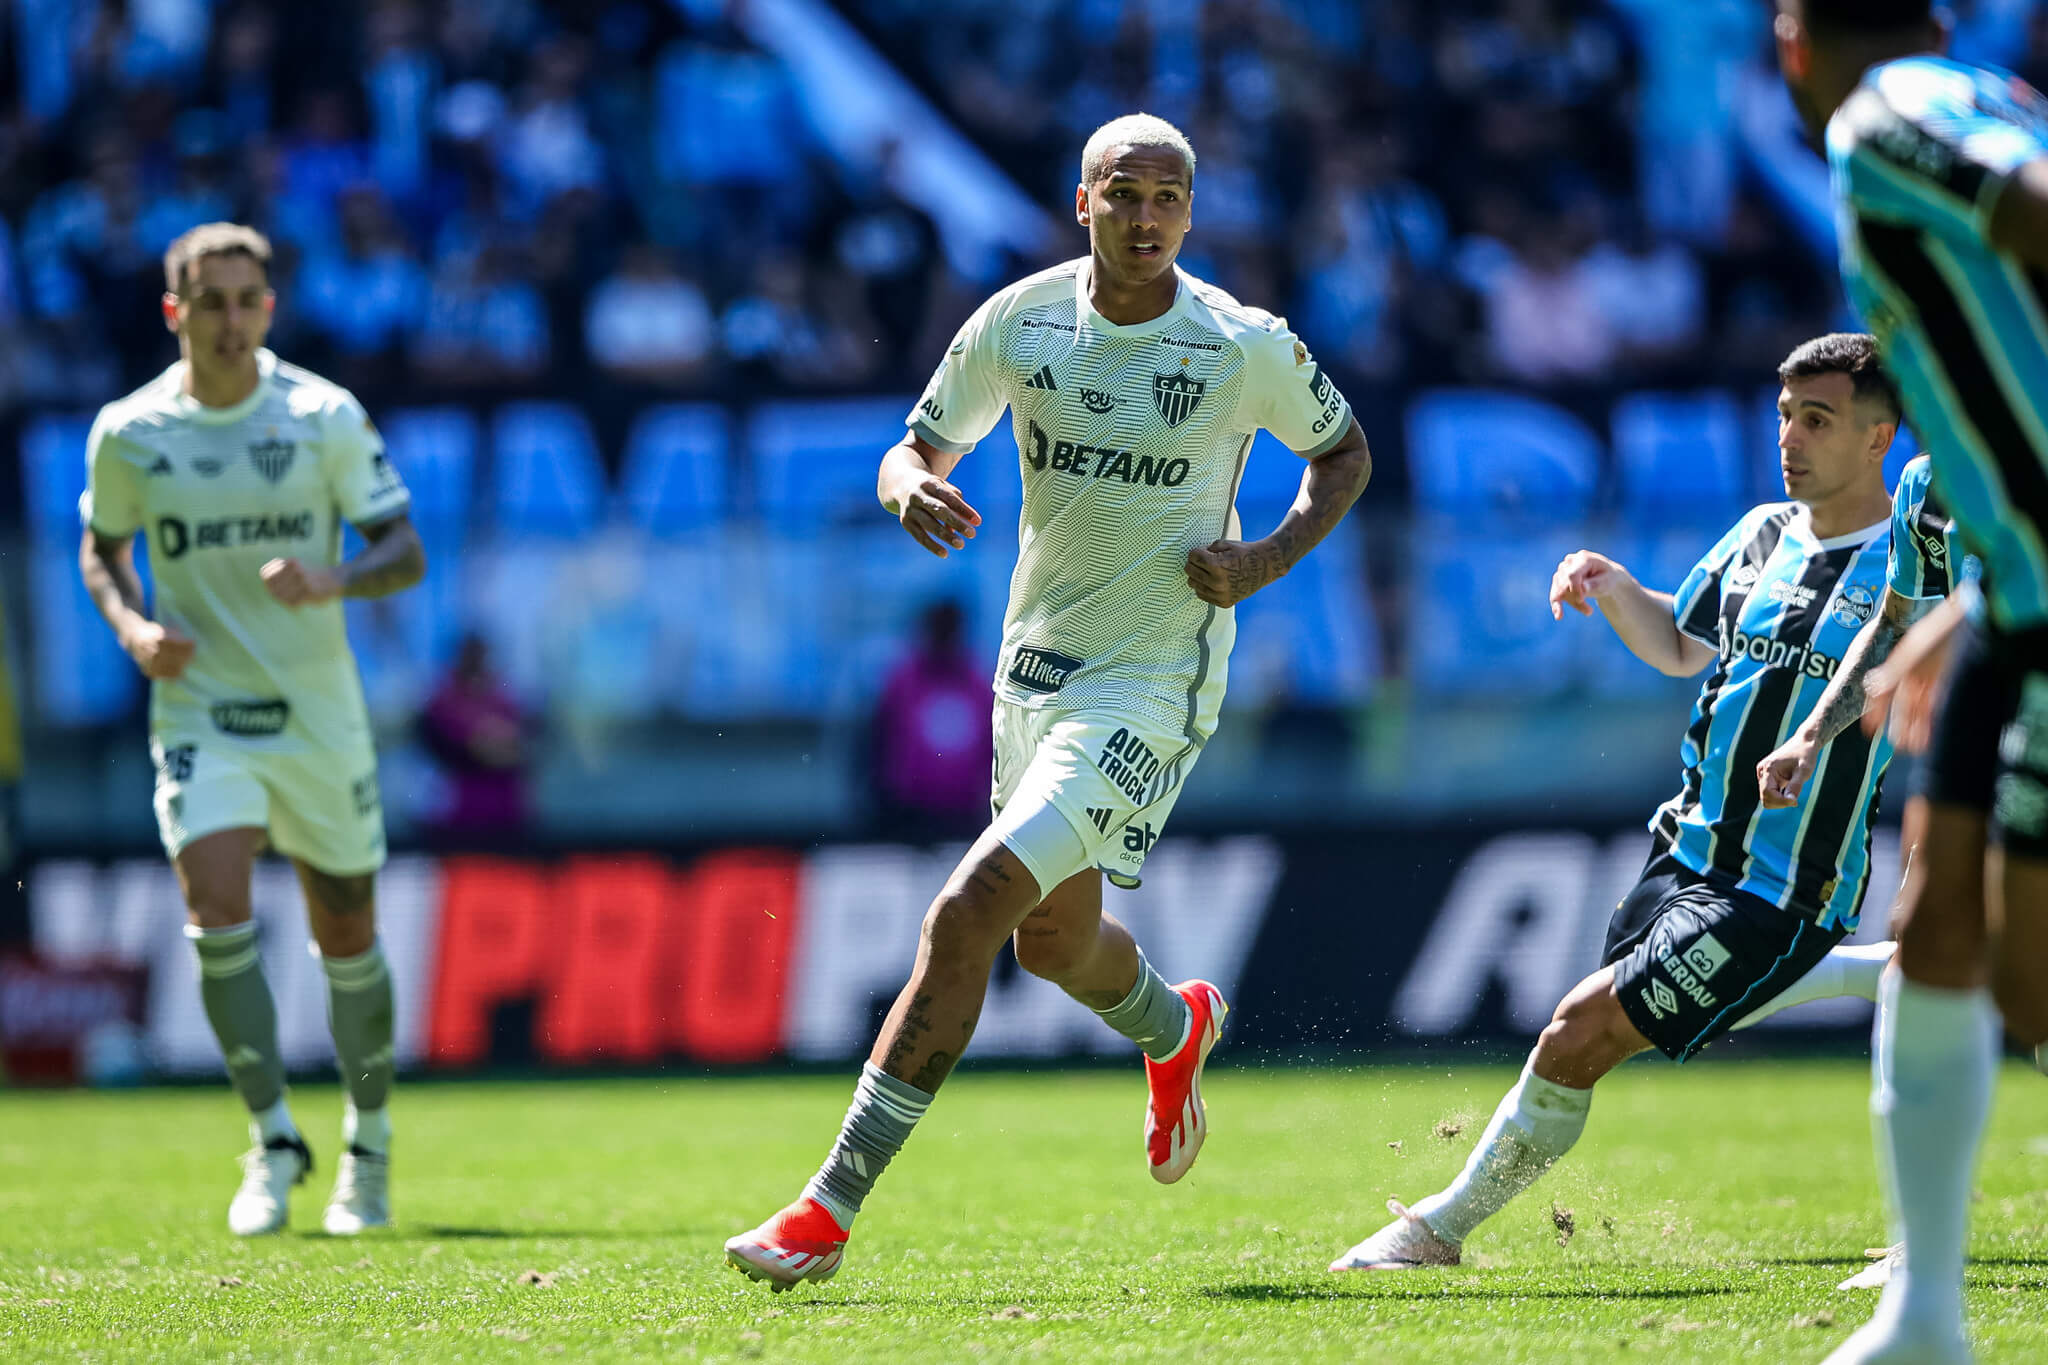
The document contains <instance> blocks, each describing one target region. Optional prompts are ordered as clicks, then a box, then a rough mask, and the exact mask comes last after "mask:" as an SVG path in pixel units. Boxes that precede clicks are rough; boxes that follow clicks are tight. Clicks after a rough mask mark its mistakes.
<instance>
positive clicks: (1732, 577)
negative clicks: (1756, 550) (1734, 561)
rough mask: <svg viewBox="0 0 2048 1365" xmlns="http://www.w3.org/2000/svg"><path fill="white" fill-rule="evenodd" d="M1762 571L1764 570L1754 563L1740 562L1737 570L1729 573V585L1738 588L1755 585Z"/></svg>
mask: <svg viewBox="0 0 2048 1365" xmlns="http://www.w3.org/2000/svg"><path fill="white" fill-rule="evenodd" d="M1762 572H1763V570H1761V569H1759V568H1758V567H1757V566H1756V565H1754V564H1739V565H1737V566H1736V568H1735V572H1734V573H1732V574H1729V575H1728V586H1729V587H1731V588H1736V589H1742V588H1748V587H1753V586H1754V585H1755V584H1756V580H1757V577H1758V576H1759V575H1760V574H1761V573H1762Z"/></svg>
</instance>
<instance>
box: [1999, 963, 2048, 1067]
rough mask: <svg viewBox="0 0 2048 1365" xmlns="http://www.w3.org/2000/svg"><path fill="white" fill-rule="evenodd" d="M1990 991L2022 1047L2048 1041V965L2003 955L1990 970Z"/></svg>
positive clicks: (2035, 1046)
mask: <svg viewBox="0 0 2048 1365" xmlns="http://www.w3.org/2000/svg"><path fill="white" fill-rule="evenodd" d="M1991 994H1992V996H1993V998H1994V999H1996V1000H1997V1002H1998V1012H1999V1013H2000V1014H2002V1015H2003V1016H2005V1031H2006V1032H2007V1033H2010V1034H2011V1035H2012V1036H2013V1037H2014V1038H2016V1039H2018V1040H2019V1043H2020V1045H2021V1046H2022V1047H2026V1048H2037V1047H2039V1046H2041V1044H2043V1043H2048V965H2044V964H2041V963H2030V962H2021V961H2017V960H2015V959H2013V958H2010V957H2003V956H2002V957H2000V958H1999V960H1998V961H1997V962H1996V963H1995V964H1994V965H1993V967H1992V970H1991Z"/></svg>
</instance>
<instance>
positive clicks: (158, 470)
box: [145, 455, 177, 479]
mask: <svg viewBox="0 0 2048 1365" xmlns="http://www.w3.org/2000/svg"><path fill="white" fill-rule="evenodd" d="M145 472H147V473H148V475H149V477H150V478H152V479H161V478H164V477H167V476H168V475H170V474H174V473H176V472H177V471H175V470H173V469H172V468H171V457H170V456H168V455H159V456H157V457H156V462H155V463H154V464H152V465H150V467H149V469H148V470H147V471H145Z"/></svg>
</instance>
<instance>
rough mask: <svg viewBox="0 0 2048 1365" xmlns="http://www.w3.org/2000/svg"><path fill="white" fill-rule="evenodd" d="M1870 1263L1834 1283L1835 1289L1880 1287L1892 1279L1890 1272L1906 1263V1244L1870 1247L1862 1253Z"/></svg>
mask: <svg viewBox="0 0 2048 1365" xmlns="http://www.w3.org/2000/svg"><path fill="white" fill-rule="evenodd" d="M1863 1254H1864V1255H1865V1256H1868V1257H1869V1258H1870V1264H1869V1265H1867V1266H1865V1267H1863V1269H1861V1270H1859V1271H1857V1272H1856V1273H1855V1274H1854V1275H1851V1276H1850V1277H1849V1278H1848V1279H1846V1280H1844V1281H1842V1282H1841V1283H1840V1284H1838V1285H1836V1286H1835V1288H1837V1289H1882V1288H1884V1287H1885V1286H1886V1285H1888V1284H1890V1283H1891V1281H1892V1272H1893V1271H1894V1270H1897V1269H1898V1268H1899V1267H1900V1266H1902V1265H1904V1264H1905V1263H1906V1244H1905V1243H1904V1242H1900V1243H1899V1244H1898V1245H1897V1246H1888V1247H1872V1248H1871V1249H1870V1250H1868V1251H1866V1252H1864V1253H1863Z"/></svg>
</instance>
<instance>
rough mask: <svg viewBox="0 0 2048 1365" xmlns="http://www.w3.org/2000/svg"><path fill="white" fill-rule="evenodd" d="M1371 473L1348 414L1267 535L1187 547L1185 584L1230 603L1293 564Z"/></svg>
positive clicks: (1206, 597) (1339, 516)
mask: <svg viewBox="0 0 2048 1365" xmlns="http://www.w3.org/2000/svg"><path fill="white" fill-rule="evenodd" d="M1371 478H1372V452H1371V450H1369V449H1368V448H1367V446H1366V443H1365V433H1364V432H1363V431H1362V430H1360V429H1359V426H1358V423H1357V421H1356V420H1355V419H1354V420H1353V421H1352V423H1351V426H1350V428H1349V429H1348V430H1347V431H1346V432H1345V433H1344V437H1343V439H1342V440H1340V441H1338V442H1337V444H1336V445H1334V446H1332V447H1330V449H1329V450H1328V451H1326V452H1324V453H1323V454H1321V455H1318V456H1317V457H1316V458H1315V459H1313V460H1311V461H1310V462H1309V467H1308V469H1307V471H1306V472H1305V473H1303V475H1302V478H1301V492H1300V493H1299V494H1297V495H1296V496H1295V499H1294V505H1293V506H1292V507H1290V508H1288V509H1287V515H1286V516H1284V517H1282V518H1281V519H1280V525H1279V526H1277V527H1276V528H1274V530H1273V533H1272V534H1271V535H1269V536H1267V537H1265V538H1264V539H1263V540H1252V541H1243V540H1219V541H1216V542H1214V543H1212V544H1210V545H1208V546H1206V547H1202V546H1198V547H1196V548H1195V549H1192V550H1189V551H1188V558H1187V567H1186V572H1187V580H1188V586H1189V587H1190V588H1192V589H1193V590H1194V593H1195V596H1197V597H1199V598H1201V599H1202V600H1203V601H1204V602H1208V603H1210V604H1211V605H1213V606H1218V607H1234V606H1236V605H1237V604H1238V603H1239V602H1242V601H1244V600H1245V598H1247V597H1250V596H1251V595H1252V594H1253V593H1255V592H1257V591H1258V590H1259V589H1260V588H1263V587H1265V586H1266V585H1267V584H1269V583H1271V582H1273V581H1275V580H1276V579H1279V578H1281V577H1284V576H1285V575H1286V573H1287V571H1288V570H1289V569H1292V568H1293V567H1294V566H1295V565H1296V564H1299V563H1300V562H1301V559H1302V556H1304V555H1306V554H1307V553H1308V552H1309V551H1310V550H1312V549H1314V548H1315V547H1316V546H1317V545H1318V544H1320V543H1321V542H1322V539H1323V537H1324V536H1327V535H1328V534H1330V532H1331V530H1332V529H1334V528H1335V527H1336V525H1337V523H1338V522H1340V521H1342V520H1343V519H1344V514H1345V513H1346V512H1349V511H1350V510H1351V505H1352V504H1353V503H1355V502H1357V501H1358V495H1359V494H1360V493H1363V492H1364V491H1365V485H1366V484H1367V482H1369V481H1370V480H1371Z"/></svg>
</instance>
